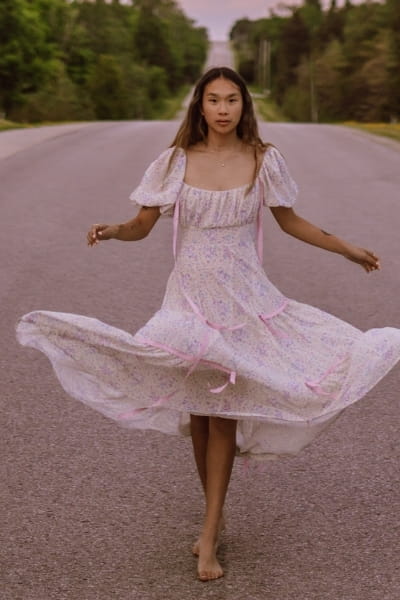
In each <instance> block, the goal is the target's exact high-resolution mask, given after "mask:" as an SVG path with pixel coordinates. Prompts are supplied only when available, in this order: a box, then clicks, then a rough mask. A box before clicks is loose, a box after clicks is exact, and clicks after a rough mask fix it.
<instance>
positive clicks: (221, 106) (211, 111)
mask: <svg viewBox="0 0 400 600" xmlns="http://www.w3.org/2000/svg"><path fill="white" fill-rule="evenodd" d="M201 108H202V114H203V116H204V118H205V120H206V123H207V125H208V127H209V129H212V130H213V131H215V132H216V133H220V134H221V133H231V132H232V131H234V130H236V127H237V126H238V124H239V121H240V118H241V116H242V110H243V99H242V94H241V91H240V88H239V87H238V86H237V85H236V84H235V83H233V81H230V79H224V78H223V77H218V79H214V80H213V81H211V82H210V83H208V84H207V85H206V87H205V88H204V93H203V100H202V105H201Z"/></svg>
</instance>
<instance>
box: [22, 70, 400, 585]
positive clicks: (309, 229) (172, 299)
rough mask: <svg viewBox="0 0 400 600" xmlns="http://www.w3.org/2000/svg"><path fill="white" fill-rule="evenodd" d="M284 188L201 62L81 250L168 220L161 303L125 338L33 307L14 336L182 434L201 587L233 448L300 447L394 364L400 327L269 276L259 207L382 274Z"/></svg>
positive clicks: (245, 100)
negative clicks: (165, 143)
mask: <svg viewBox="0 0 400 600" xmlns="http://www.w3.org/2000/svg"><path fill="white" fill-rule="evenodd" d="M296 192H297V189H296V184H295V183H294V181H293V180H292V178H291V176H290V174H289V172H288V170H287V167H286V164H285V161H284V159H283V157H282V155H281V154H280V153H279V151H278V150H277V149H276V148H275V147H274V146H272V145H270V144H264V143H263V142H262V141H261V140H260V138H259V135H258V131H257V124H256V120H255V117H254V112H253V107H252V102H251V98H250V96H249V93H248V91H247V89H246V86H245V84H244V82H243V81H242V79H241V78H240V77H239V76H238V75H237V74H236V73H235V72H234V71H232V70H230V69H227V68H216V69H211V70H210V71H208V72H207V73H206V74H205V75H204V76H203V77H202V78H201V80H200V81H199V83H198V84H197V86H196V88H195V90H194V94H193V98H192V101H191V104H190V106H189V109H188V112H187V115H186V118H185V120H184V122H183V123H182V125H181V127H180V129H179V131H178V133H177V136H176V138H175V140H174V142H173V144H172V146H171V148H169V149H168V150H166V151H165V152H163V153H162V154H161V155H160V156H159V157H158V158H157V159H156V160H155V161H154V162H153V163H152V164H151V165H150V167H149V168H148V169H147V171H146V173H145V175H144V177H143V179H142V182H141V183H140V185H139V186H138V188H137V189H136V190H135V191H134V192H133V193H132V195H131V198H132V200H133V201H134V202H135V203H136V204H138V205H139V206H141V208H140V210H139V212H138V214H137V216H135V217H134V218H133V219H132V220H131V221H128V222H127V223H124V224H121V225H106V224H96V225H93V226H92V227H91V229H90V231H89V232H88V235H87V242H88V244H89V246H95V245H96V244H98V243H99V242H100V241H104V240H109V239H117V240H123V241H136V240H140V239H142V238H144V237H146V236H147V235H148V234H149V233H150V231H151V230H152V228H153V227H154V225H155V224H156V222H157V220H158V219H159V217H160V215H161V214H166V215H171V216H173V225H174V244H173V245H174V255H175V259H176V261H175V267H174V269H173V272H172V273H171V275H170V278H169V280H168V284H167V290H166V294H165V297H164V301H163V304H162V307H161V309H160V310H159V311H157V313H156V314H155V315H154V316H153V317H152V318H151V319H150V321H149V322H148V323H146V325H144V327H143V328H142V329H140V330H139V331H138V332H137V333H136V334H135V335H134V336H132V335H130V334H128V333H126V332H124V331H121V330H118V329H115V328H113V327H110V326H107V325H105V324H104V323H101V322H99V321H97V320H95V319H91V318H88V317H82V316H79V315H70V314H62V313H54V312H45V311H37V312H34V313H30V314H28V315H25V316H24V317H23V318H22V319H21V321H20V323H19V325H18V338H19V340H20V342H21V343H22V344H25V345H30V346H33V347H36V348H38V349H40V350H41V351H43V352H45V353H46V354H47V355H48V356H49V358H50V360H51V361H52V364H53V366H54V368H55V370H56V373H57V376H58V377H59V379H60V381H61V383H62V385H63V386H64V388H65V389H66V391H67V392H68V393H70V394H71V395H72V396H74V397H76V398H78V399H80V400H82V401H83V402H85V403H87V404H89V405H90V406H92V407H94V408H96V409H97V410H99V411H101V412H102V413H103V414H105V415H107V416H109V417H111V418H113V419H115V420H117V421H118V422H119V423H120V424H122V425H125V426H127V427H135V428H153V429H157V430H160V431H164V432H166V433H183V434H191V438H192V443H193V449H194V456H195V461H196V464H197V469H198V472H199V476H200V480H201V483H202V486H203V489H204V493H205V498H206V511H205V518H204V523H203V528H202V531H201V534H200V537H199V539H198V541H197V542H196V543H195V545H194V547H193V552H194V553H195V554H197V555H198V556H199V558H198V576H199V578H200V579H201V580H204V581H207V580H211V579H216V578H219V577H221V576H222V575H223V570H222V568H221V565H220V564H219V562H218V559H217V548H218V536H219V533H220V531H221V529H222V528H223V526H224V523H223V506H224V500H225V495H226V491H227V488H228V484H229V479H230V475H231V470H232V465H233V460H234V455H235V453H236V452H238V453H239V455H242V456H247V457H254V458H258V459H263V458H273V457H276V456H289V455H294V454H296V453H298V452H299V451H300V450H301V449H302V448H303V447H304V446H306V445H307V444H309V443H310V442H311V441H312V440H313V439H314V438H315V437H316V435H318V434H319V433H320V431H321V430H323V429H324V428H325V427H326V426H327V425H328V424H330V423H331V422H332V421H333V420H334V419H335V418H336V417H337V416H338V415H339V414H340V412H341V411H342V410H343V409H344V408H345V407H346V406H348V405H349V404H352V403H354V402H355V401H356V400H358V399H359V398H360V397H362V396H363V395H364V394H365V393H366V392H367V391H368V390H369V389H370V388H371V387H372V386H373V385H375V384H376V383H377V381H378V380H379V379H381V378H382V377H383V376H384V375H385V373H386V372H387V371H388V370H389V369H390V368H391V367H392V366H393V365H394V364H395V363H396V362H397V361H398V359H399V357H400V330H397V329H393V328H385V329H381V330H371V331H368V332H366V333H362V332H361V331H359V330H358V329H356V328H354V327H352V326H351V325H349V324H347V323H344V322H343V321H340V320H339V319H337V318H336V317H333V316H331V315H329V314H327V313H324V312H322V311H320V310H318V309H316V308H313V307H310V306H307V305H304V304H301V303H298V302H296V301H294V300H289V299H287V298H285V297H284V296H283V294H281V292H279V290H277V289H276V288H275V287H274V286H273V284H272V283H271V282H270V281H269V280H268V279H267V277H266V275H265V273H264V271H263V269H262V266H261V257H262V236H261V233H262V229H261V225H262V224H261V220H262V208H263V206H268V207H270V209H271V211H272V214H273V216H274V217H275V219H276V220H277V222H278V223H279V225H280V227H281V228H282V230H283V231H284V232H286V233H289V234H290V235H292V236H295V237H296V238H298V239H300V240H302V241H304V242H307V243H309V244H313V245H315V246H318V247H320V248H323V249H325V250H329V251H331V252H336V253H338V254H341V255H342V256H344V257H346V258H347V259H349V260H351V261H353V262H356V263H358V264H359V265H360V266H361V267H362V268H363V269H364V270H365V271H366V272H367V273H369V272H371V271H375V270H376V269H379V268H380V263H379V259H378V257H377V256H376V255H375V254H374V253H373V252H371V251H369V250H366V249H364V248H359V247H356V246H353V245H352V244H349V243H347V242H345V241H343V240H341V239H339V238H338V237H336V236H334V235H331V234H329V233H327V232H325V231H322V230H320V229H319V228H318V227H315V226H314V225H312V224H311V223H309V222H307V221H305V220H304V219H302V218H301V217H300V216H298V215H297V214H296V213H295V212H294V210H293V208H292V206H293V203H294V201H295V196H296ZM178 232H179V251H178V250H177V246H178V245H177V237H178Z"/></svg>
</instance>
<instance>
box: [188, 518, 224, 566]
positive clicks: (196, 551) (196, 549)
mask: <svg viewBox="0 0 400 600" xmlns="http://www.w3.org/2000/svg"><path fill="white" fill-rule="evenodd" d="M225 525H226V522H225V517H224V515H222V517H221V518H220V521H219V525H218V537H217V541H216V542H215V552H217V550H218V546H219V538H220V535H221V533H222V532H223V531H224V529H225ZM192 553H193V554H194V556H199V554H200V537H199V539H198V540H197V541H196V542H195V543H194V544H193V546H192Z"/></svg>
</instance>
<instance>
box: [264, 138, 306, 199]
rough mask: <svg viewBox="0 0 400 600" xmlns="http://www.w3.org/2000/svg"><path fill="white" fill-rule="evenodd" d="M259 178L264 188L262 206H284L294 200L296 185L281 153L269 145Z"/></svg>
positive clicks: (296, 190) (296, 192)
mask: <svg viewBox="0 0 400 600" xmlns="http://www.w3.org/2000/svg"><path fill="white" fill-rule="evenodd" d="M260 179H261V182H262V184H263V188H264V200H263V203H264V206H286V207H288V208H290V207H291V206H293V204H294V203H295V202H296V198H297V194H298V187H297V184H296V182H295V181H294V180H293V179H292V177H291V175H290V173H289V170H288V168H287V165H286V161H285V159H284V158H283V156H282V154H281V153H280V152H279V150H277V148H275V146H270V147H269V148H268V149H267V150H266V152H265V154H264V158H263V163H262V165H261V168H260Z"/></svg>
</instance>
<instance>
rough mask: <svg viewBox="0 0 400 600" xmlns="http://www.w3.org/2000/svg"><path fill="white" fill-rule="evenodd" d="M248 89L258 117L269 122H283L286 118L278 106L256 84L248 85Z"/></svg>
mask: <svg viewBox="0 0 400 600" xmlns="http://www.w3.org/2000/svg"><path fill="white" fill-rule="evenodd" d="M249 91H250V93H251V96H252V98H253V102H254V105H255V109H256V112H257V114H258V116H259V117H260V119H262V120H263V121H269V122H270V123H271V122H273V123H277V122H285V121H288V119H287V118H286V117H285V115H284V114H283V112H282V111H281V110H280V108H279V106H278V105H277V104H276V102H274V101H273V100H272V98H269V97H268V96H266V95H265V94H264V93H262V92H261V91H260V89H259V88H257V87H256V86H250V87H249Z"/></svg>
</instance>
